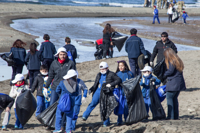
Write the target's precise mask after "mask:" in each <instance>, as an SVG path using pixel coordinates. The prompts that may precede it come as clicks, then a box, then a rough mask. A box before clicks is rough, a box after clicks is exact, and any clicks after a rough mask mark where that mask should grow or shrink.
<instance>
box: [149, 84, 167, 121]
mask: <svg viewBox="0 0 200 133" xmlns="http://www.w3.org/2000/svg"><path fill="white" fill-rule="evenodd" d="M155 89H156V86H155V85H153V84H152V81H151V82H150V99H151V112H152V115H153V120H162V119H165V118H166V114H165V111H164V109H163V107H162V105H161V102H160V99H159V98H158V94H157V93H156V90H155Z"/></svg>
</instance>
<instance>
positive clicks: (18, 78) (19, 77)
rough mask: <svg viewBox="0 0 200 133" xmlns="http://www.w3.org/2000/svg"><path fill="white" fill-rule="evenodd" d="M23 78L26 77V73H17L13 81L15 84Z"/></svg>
mask: <svg viewBox="0 0 200 133" xmlns="http://www.w3.org/2000/svg"><path fill="white" fill-rule="evenodd" d="M23 79H24V75H23V74H17V75H15V79H14V80H13V81H12V83H13V84H15V83H17V82H18V81H21V80H23Z"/></svg>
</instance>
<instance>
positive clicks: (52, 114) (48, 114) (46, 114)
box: [37, 101, 58, 128]
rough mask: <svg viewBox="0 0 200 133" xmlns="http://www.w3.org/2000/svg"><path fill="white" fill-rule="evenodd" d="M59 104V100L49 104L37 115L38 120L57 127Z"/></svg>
mask: <svg viewBox="0 0 200 133" xmlns="http://www.w3.org/2000/svg"><path fill="white" fill-rule="evenodd" d="M57 105H58V101H57V102H55V103H54V104H52V105H51V106H49V107H48V108H47V109H46V110H44V111H43V112H42V113H40V114H39V115H38V116H37V119H38V121H39V122H40V123H42V124H44V125H45V126H48V127H51V128H55V122H56V110H57Z"/></svg>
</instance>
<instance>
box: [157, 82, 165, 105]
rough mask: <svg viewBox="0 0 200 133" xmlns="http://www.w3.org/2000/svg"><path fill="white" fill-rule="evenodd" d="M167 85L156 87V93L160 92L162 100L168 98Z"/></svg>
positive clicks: (159, 95)
mask: <svg viewBox="0 0 200 133" xmlns="http://www.w3.org/2000/svg"><path fill="white" fill-rule="evenodd" d="M165 90H166V85H163V86H160V87H158V89H156V93H157V94H158V98H159V99H160V102H162V101H164V100H165V98H166V91H165Z"/></svg>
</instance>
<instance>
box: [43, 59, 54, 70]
mask: <svg viewBox="0 0 200 133" xmlns="http://www.w3.org/2000/svg"><path fill="white" fill-rule="evenodd" d="M52 62H53V59H48V58H46V59H44V60H43V62H42V65H45V66H47V67H48V70H49V69H50V66H51V63H52Z"/></svg>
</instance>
